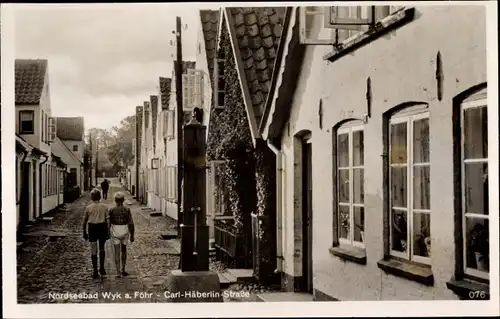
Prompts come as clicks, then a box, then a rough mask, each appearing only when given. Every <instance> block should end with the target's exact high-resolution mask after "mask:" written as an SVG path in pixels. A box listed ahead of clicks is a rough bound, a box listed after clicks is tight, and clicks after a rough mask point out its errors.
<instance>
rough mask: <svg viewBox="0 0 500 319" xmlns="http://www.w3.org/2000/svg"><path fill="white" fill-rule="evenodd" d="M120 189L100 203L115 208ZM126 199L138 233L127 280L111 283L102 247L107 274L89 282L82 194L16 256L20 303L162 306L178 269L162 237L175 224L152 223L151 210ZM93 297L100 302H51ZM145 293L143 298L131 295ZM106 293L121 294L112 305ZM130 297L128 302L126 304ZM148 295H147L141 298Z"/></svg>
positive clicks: (29, 234)
mask: <svg viewBox="0 0 500 319" xmlns="http://www.w3.org/2000/svg"><path fill="white" fill-rule="evenodd" d="M117 191H123V189H122V188H121V187H120V186H119V185H117V184H112V185H111V187H110V191H109V195H108V199H107V200H105V201H104V203H106V204H108V205H109V206H110V207H111V206H112V205H113V195H114V193H115V192H117ZM125 193H126V204H127V205H128V206H129V207H130V208H131V210H132V215H133V218H134V223H135V228H136V236H135V237H136V239H135V242H134V243H132V244H131V245H130V246H129V248H128V260H127V269H126V270H127V272H128V273H129V274H130V275H129V276H127V277H125V278H121V279H116V278H115V273H116V270H115V266H114V260H113V246H112V244H111V241H107V242H106V271H107V275H106V276H105V277H104V278H103V280H101V279H92V278H91V269H92V266H91V261H90V245H89V243H88V242H86V241H85V240H84V239H83V236H82V230H81V229H82V221H83V213H84V209H85V206H86V205H88V204H89V203H90V197H89V195H88V194H87V193H86V194H84V195H83V196H82V197H81V198H79V199H78V200H77V201H75V202H73V203H70V204H66V207H65V208H64V209H61V210H59V211H57V212H55V213H52V214H51V215H48V217H53V219H52V220H51V221H43V220H40V221H37V222H36V223H35V224H34V225H33V226H32V227H31V228H30V229H29V230H27V231H26V232H25V236H24V242H23V244H22V245H21V246H20V247H19V248H18V252H17V261H18V263H17V265H18V266H17V274H18V275H17V280H18V303H21V304H23V303H57V302H62V303H66V302H77V303H80V302H164V301H166V300H165V298H163V295H161V294H160V292H161V286H162V283H163V280H164V279H165V278H166V276H168V275H169V273H170V271H171V270H173V269H176V268H177V267H178V263H179V241H178V240H177V239H171V240H163V239H162V238H161V236H160V235H161V234H162V233H165V232H166V231H173V230H175V227H176V222H175V221H174V220H172V219H169V218H167V217H165V216H157V217H152V216H150V214H149V210H147V209H145V208H144V206H141V205H140V204H139V203H138V202H136V201H135V200H134V199H133V198H132V196H131V195H130V194H129V193H128V192H125ZM66 292H68V293H87V294H89V293H94V294H95V293H96V292H97V296H98V299H79V300H64V299H57V298H51V297H50V295H49V294H51V293H52V294H54V293H66ZM135 292H137V293H141V292H142V293H143V294H141V295H135ZM104 293H121V298H115V299H113V298H112V297H111V296H106V295H105V294H104ZM126 293H129V295H130V298H126V295H125V294H126ZM145 293H149V294H145Z"/></svg>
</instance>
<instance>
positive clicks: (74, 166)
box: [56, 117, 85, 192]
mask: <svg viewBox="0 0 500 319" xmlns="http://www.w3.org/2000/svg"><path fill="white" fill-rule="evenodd" d="M56 121H57V137H58V138H59V141H60V142H62V143H63V144H64V147H65V148H66V151H68V150H69V151H70V152H71V153H72V154H73V155H74V156H73V158H76V159H77V160H78V162H74V161H73V160H72V161H71V162H66V163H67V164H68V179H69V180H68V187H79V188H80V192H82V191H83V189H84V179H85V175H84V155H85V141H84V134H85V130H84V120H83V117H57V118H56Z"/></svg>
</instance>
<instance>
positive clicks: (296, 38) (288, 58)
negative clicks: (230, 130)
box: [260, 10, 305, 146]
mask: <svg viewBox="0 0 500 319" xmlns="http://www.w3.org/2000/svg"><path fill="white" fill-rule="evenodd" d="M291 19H292V20H294V22H291V23H294V24H293V26H291V27H292V29H291V34H290V35H284V37H283V39H284V40H283V42H287V43H283V47H284V46H285V45H286V47H287V49H286V55H285V56H283V57H280V58H279V60H280V62H281V60H283V64H282V65H284V69H280V70H275V74H274V76H273V82H272V87H273V89H272V92H271V94H270V95H269V98H268V101H267V105H266V110H265V113H264V116H263V118H262V121H261V123H260V132H263V131H264V129H265V128H266V125H269V127H268V136H267V138H268V139H271V140H272V142H273V143H275V145H276V146H280V143H277V142H276V139H279V138H280V137H281V133H282V131H283V128H284V126H285V123H286V122H287V120H288V118H289V116H290V112H291V105H292V102H293V96H294V93H295V90H296V88H297V78H298V77H299V75H300V70H301V67H302V63H303V59H304V54H305V46H304V45H303V44H301V43H300V32H299V31H300V30H299V29H300V23H299V12H298V10H296V11H295V17H291ZM285 33H286V32H285ZM280 49H284V48H280ZM280 51H281V50H280ZM280 53H281V54H284V53H282V52H280ZM278 77H280V80H278ZM273 100H274V101H275V104H274V106H273V104H272V101H273ZM269 117H270V120H268V118H269Z"/></svg>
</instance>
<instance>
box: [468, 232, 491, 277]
mask: <svg viewBox="0 0 500 319" xmlns="http://www.w3.org/2000/svg"><path fill="white" fill-rule="evenodd" d="M469 238H470V239H469V240H470V249H471V251H472V252H474V256H475V258H476V267H477V269H478V270H481V271H488V269H489V260H488V256H489V250H490V244H489V238H488V230H487V228H486V227H484V225H482V224H476V225H474V227H473V228H472V229H471V231H470V232H469Z"/></svg>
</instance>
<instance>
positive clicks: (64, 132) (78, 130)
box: [56, 117, 85, 141]
mask: <svg viewBox="0 0 500 319" xmlns="http://www.w3.org/2000/svg"><path fill="white" fill-rule="evenodd" d="M56 122H57V136H58V137H59V138H60V139H61V140H63V141H83V135H84V131H85V129H84V125H83V117H56Z"/></svg>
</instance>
